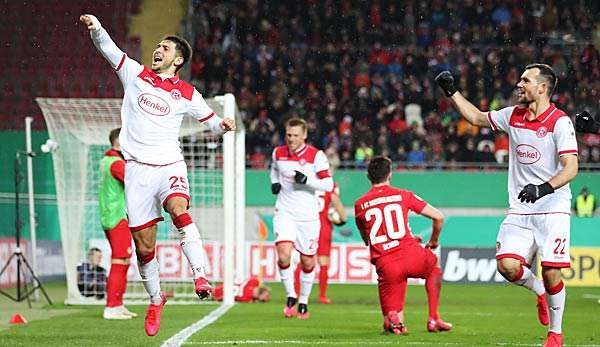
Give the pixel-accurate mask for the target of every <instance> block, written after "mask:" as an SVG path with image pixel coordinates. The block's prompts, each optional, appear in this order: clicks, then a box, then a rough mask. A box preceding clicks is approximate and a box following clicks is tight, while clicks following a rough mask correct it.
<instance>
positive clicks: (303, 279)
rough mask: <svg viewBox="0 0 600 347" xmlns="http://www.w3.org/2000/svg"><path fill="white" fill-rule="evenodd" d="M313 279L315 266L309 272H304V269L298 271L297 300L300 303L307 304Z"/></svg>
mask: <svg viewBox="0 0 600 347" xmlns="http://www.w3.org/2000/svg"><path fill="white" fill-rule="evenodd" d="M314 281H315V268H314V267H313V269H312V271H311V272H309V273H306V272H304V269H302V271H301V272H300V297H299V298H298V302H299V303H301V304H308V297H309V296H310V291H311V290H312V285H313V282H314Z"/></svg>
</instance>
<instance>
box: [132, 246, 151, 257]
mask: <svg viewBox="0 0 600 347" xmlns="http://www.w3.org/2000/svg"><path fill="white" fill-rule="evenodd" d="M135 254H136V256H137V257H138V259H148V258H150V257H154V247H147V246H143V245H140V246H139V247H136V249H135Z"/></svg>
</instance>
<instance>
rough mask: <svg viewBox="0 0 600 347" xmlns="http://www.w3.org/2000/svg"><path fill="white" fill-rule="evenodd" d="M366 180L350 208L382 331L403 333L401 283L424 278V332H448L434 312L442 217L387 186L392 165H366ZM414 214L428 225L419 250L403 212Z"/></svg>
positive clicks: (382, 161)
mask: <svg viewBox="0 0 600 347" xmlns="http://www.w3.org/2000/svg"><path fill="white" fill-rule="evenodd" d="M367 177H368V178H369V181H371V184H372V187H371V190H369V191H368V192H367V193H365V194H364V195H363V196H361V197H360V198H359V199H358V200H356V203H355V204H354V217H355V220H356V226H357V227H358V230H359V231H360V235H361V237H362V239H363V241H364V242H365V245H367V246H369V248H370V251H371V263H372V264H373V265H375V269H376V270H377V275H378V278H377V282H378V284H377V285H378V288H379V302H380V304H381V312H382V313H383V316H384V320H383V328H384V330H385V331H389V332H392V333H394V334H396V335H402V334H406V333H408V330H407V328H406V326H405V325H404V299H405V297H406V285H407V279H408V278H409V277H412V278H424V279H425V289H426V291H427V301H428V304H429V319H428V321H427V330H428V331H429V332H438V331H448V330H451V329H452V324H450V323H446V322H444V321H443V320H442V319H441V318H440V315H439V313H438V306H439V301H440V291H441V288H442V270H441V269H440V266H439V263H438V259H437V256H436V255H435V254H434V253H433V252H432V251H431V250H432V249H435V248H437V246H438V238H439V236H440V232H441V230H442V225H443V223H444V216H443V215H442V213H441V212H440V211H439V210H437V209H436V208H435V207H433V206H431V205H429V204H428V203H427V202H425V201H424V200H422V199H421V198H420V197H418V196H417V195H415V194H414V193H412V192H410V191H408V190H403V189H398V188H395V187H392V186H391V184H390V182H391V179H392V161H391V160H390V159H389V158H387V157H382V156H377V157H374V158H373V159H371V160H370V161H369V165H368V167H367ZM409 211H414V212H415V213H418V214H421V215H423V216H425V217H427V218H430V219H431V220H432V222H433V223H432V226H433V228H432V232H431V237H430V239H429V242H427V244H426V245H425V247H423V246H421V244H420V238H416V237H414V236H413V235H412V234H411V230H410V227H409V225H408V212H409Z"/></svg>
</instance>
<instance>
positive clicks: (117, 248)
mask: <svg viewBox="0 0 600 347" xmlns="http://www.w3.org/2000/svg"><path fill="white" fill-rule="evenodd" d="M104 233H105V234H106V238H107V239H108V243H109V244H110V250H111V252H112V254H111V256H110V257H111V259H116V258H125V259H129V258H131V231H129V225H128V224H127V220H125V219H122V220H121V221H120V222H119V223H118V224H117V225H115V227H114V228H112V229H110V230H105V231H104Z"/></svg>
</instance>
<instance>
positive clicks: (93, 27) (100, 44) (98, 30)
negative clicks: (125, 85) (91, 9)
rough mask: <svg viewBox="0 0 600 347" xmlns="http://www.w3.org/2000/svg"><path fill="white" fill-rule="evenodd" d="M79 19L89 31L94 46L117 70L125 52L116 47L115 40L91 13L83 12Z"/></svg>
mask: <svg viewBox="0 0 600 347" xmlns="http://www.w3.org/2000/svg"><path fill="white" fill-rule="evenodd" d="M79 21H80V22H81V23H83V24H84V25H85V26H86V27H87V28H88V30H89V31H90V36H91V37H92V41H93V42H94V46H96V48H97V49H98V50H99V51H100V53H102V55H103V56H104V58H105V59H106V60H108V62H109V63H110V65H111V66H112V67H113V68H114V69H117V70H118V68H119V66H120V65H121V64H122V63H123V61H124V58H125V53H124V52H123V51H122V50H121V49H120V48H119V47H117V45H116V44H115V42H114V41H113V40H112V39H111V38H110V36H109V35H108V32H106V30H104V28H103V27H102V25H101V24H100V21H99V20H98V18H96V17H95V16H93V15H91V14H84V15H81V16H79Z"/></svg>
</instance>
